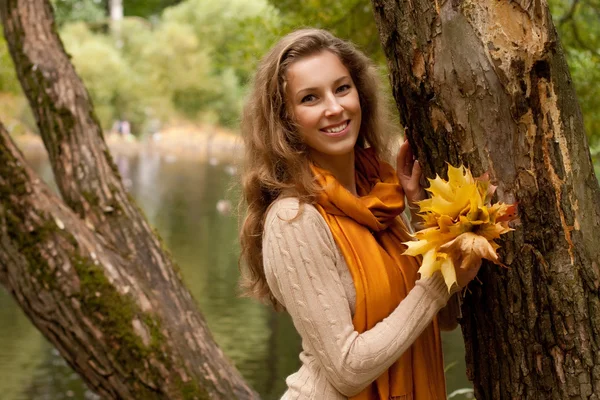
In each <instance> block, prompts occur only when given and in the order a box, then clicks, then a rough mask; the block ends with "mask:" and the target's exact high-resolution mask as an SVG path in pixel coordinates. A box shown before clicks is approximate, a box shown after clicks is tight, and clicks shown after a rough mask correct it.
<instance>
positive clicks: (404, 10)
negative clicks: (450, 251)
mask: <svg viewBox="0 0 600 400" xmlns="http://www.w3.org/2000/svg"><path fill="white" fill-rule="evenodd" d="M372 3H373V7H374V13H375V17H376V21H377V24H378V27H379V32H380V39H381V42H382V44H383V48H384V51H385V53H386V56H387V58H388V61H389V69H390V78H391V83H392V86H393V92H394V96H395V99H396V102H397V105H398V109H399V111H400V115H401V119H402V122H403V123H404V125H405V126H407V127H408V132H409V139H410V141H411V144H412V145H413V147H414V148H416V149H417V153H418V157H419V159H420V160H421V161H422V165H424V167H425V170H426V173H427V175H428V176H429V177H433V176H434V174H435V173H438V174H440V175H443V172H444V171H445V169H446V165H445V163H446V162H450V163H451V164H453V165H457V164H459V163H465V164H467V165H468V166H469V167H470V168H471V169H472V171H473V172H474V174H480V173H482V172H484V171H489V172H490V176H491V177H492V180H494V181H497V183H498V185H499V187H498V191H497V194H498V198H497V200H499V201H504V202H509V203H512V202H515V201H517V202H518V203H519V214H520V225H518V226H517V227H516V228H517V229H516V231H514V232H512V233H511V234H508V235H507V237H506V239H504V241H503V242H502V243H501V244H502V249H501V256H502V257H503V259H504V262H505V263H506V264H507V265H508V266H509V269H499V268H497V267H495V266H493V265H484V267H483V268H482V270H481V272H480V274H479V277H480V278H481V281H482V282H483V284H482V285H478V284H476V283H473V284H471V285H470V287H469V289H470V292H469V293H468V294H467V295H466V298H465V301H464V305H463V316H464V318H463V320H462V330H463V335H464V338H465V344H466V350H467V372H468V376H469V378H470V379H471V380H472V381H473V383H474V387H475V397H476V398H478V399H509V398H511V399H521V398H526V399H580V398H588V399H598V398H599V396H600V299H599V287H600V268H599V265H600V246H598V240H597V236H596V235H595V233H596V232H597V231H598V229H599V228H600V190H599V189H598V182H597V180H596V177H595V176H594V172H593V168H592V163H591V157H590V153H589V149H588V145H587V142H586V136H585V133H584V129H583V123H582V116H581V112H580V109H579V106H578V103H577V100H576V97H575V93H574V89H573V86H572V83H571V78H570V75H569V70H568V68H567V65H566V62H565V58H564V55H563V51H562V48H561V46H560V43H559V41H558V37H557V34H556V31H555V29H554V25H553V23H552V20H551V16H550V12H549V10H548V6H547V4H546V2H545V1H540V0H529V1H524V0H517V1H498V0H477V1H473V0H451V1H450V0H446V1H444V0H438V1H435V2H433V1H430V0H400V1H392V0H373V1H372Z"/></svg>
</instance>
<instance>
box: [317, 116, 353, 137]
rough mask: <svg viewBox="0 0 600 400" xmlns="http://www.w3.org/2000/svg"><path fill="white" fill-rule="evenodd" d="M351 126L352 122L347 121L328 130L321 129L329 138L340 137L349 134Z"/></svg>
mask: <svg viewBox="0 0 600 400" xmlns="http://www.w3.org/2000/svg"><path fill="white" fill-rule="evenodd" d="M349 126H350V120H346V121H344V122H342V123H340V124H337V125H330V126H328V127H327V128H322V129H320V131H321V132H323V133H325V134H326V135H327V136H329V137H340V136H343V135H345V134H346V133H347V132H348V127H349Z"/></svg>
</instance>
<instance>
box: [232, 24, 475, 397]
mask: <svg viewBox="0 0 600 400" xmlns="http://www.w3.org/2000/svg"><path fill="white" fill-rule="evenodd" d="M379 93H380V90H379V88H378V84H377V74H376V71H375V69H374V67H373V65H372V63H371V62H370V60H369V59H368V58H367V57H366V56H364V54H362V53H361V52H360V51H359V50H357V49H356V48H355V47H354V46H353V45H352V44H350V43H348V42H345V41H343V40H341V39H338V38H336V37H334V36H333V35H331V34H330V33H329V32H326V31H323V30H317V29H304V30H299V31H296V32H294V33H291V34H290V35H288V36H286V37H284V38H283V39H281V40H280V41H279V42H278V43H277V44H276V45H275V46H274V47H273V48H272V49H271V51H270V52H269V53H268V54H267V55H266V56H265V57H264V58H263V60H262V61H261V63H260V65H259V68H258V71H257V73H256V77H255V81H254V89H253V92H252V93H251V95H250V97H249V99H250V100H249V101H248V103H247V104H246V107H245V111H244V116H243V121H242V132H243V136H244V142H245V145H246V168H245V172H244V175H243V177H242V179H243V182H242V183H243V200H242V201H243V202H244V204H245V206H246V210H247V215H246V218H245V220H244V222H243V226H242V230H241V233H240V240H241V244H242V260H241V261H242V268H241V270H242V275H243V276H242V285H243V286H244V287H245V289H246V291H247V294H249V295H252V296H254V297H257V298H259V299H266V300H268V301H269V302H270V303H271V304H272V305H273V306H275V307H276V308H285V309H286V311H287V312H289V313H290V315H291V317H292V320H293V322H294V326H295V327H296V329H297V330H298V332H299V333H300V336H301V337H302V353H301V354H300V359H301V361H302V367H301V368H300V370H299V371H298V372H296V373H295V374H292V375H291V376H289V377H288V378H287V380H286V383H287V385H288V390H287V392H286V393H285V394H284V395H283V398H284V399H324V400H328V399H346V398H348V397H351V398H352V399H369V400H376V399H386V400H387V399H415V400H425V399H428V400H431V399H433V400H436V399H440V400H441V399H445V398H446V390H445V381H444V371H443V360H442V352H441V343H440V334H439V332H440V328H454V327H455V326H456V315H455V313H451V312H446V313H440V315H439V316H438V312H439V311H440V310H441V309H442V308H443V307H444V306H445V305H446V304H447V303H448V301H449V300H450V299H451V297H452V295H453V294H454V293H455V292H457V291H458V290H459V289H460V288H461V287H464V286H465V285H466V284H467V283H468V282H469V281H470V280H472V279H473V277H474V276H475V274H476V273H477V268H474V269H472V270H469V271H464V270H460V269H457V270H456V275H457V284H456V285H455V286H454V287H452V288H451V290H448V289H447V288H446V286H445V283H444V280H443V278H442V277H441V275H440V274H439V273H436V274H434V275H433V276H432V277H430V278H419V276H418V273H417V270H418V268H419V260H418V259H416V258H414V257H410V256H406V255H404V254H403V252H404V250H405V249H406V246H405V245H404V244H402V243H403V242H406V241H409V240H411V237H410V234H409V228H408V226H407V224H406V223H405V221H404V220H403V219H402V217H401V213H402V211H403V210H404V201H405V195H406V198H407V201H408V203H409V205H412V204H413V203H415V202H416V201H419V200H422V199H423V198H424V190H423V188H422V187H421V186H420V185H419V179H420V177H421V168H420V166H419V164H418V163H417V162H415V161H414V157H413V155H412V152H411V149H410V147H409V145H408V142H405V143H404V144H403V145H402V146H401V147H400V151H399V153H398V157H397V162H398V164H397V166H398V172H396V171H395V170H394V168H393V167H392V166H391V165H389V164H387V163H386V162H384V161H382V159H383V157H382V155H383V153H384V149H385V145H384V144H383V141H382V132H383V130H384V127H386V126H389V124H388V123H387V121H386V119H385V118H383V117H382V115H383V113H382V110H381V106H380V104H381V101H380V99H379ZM442 316H445V317H442Z"/></svg>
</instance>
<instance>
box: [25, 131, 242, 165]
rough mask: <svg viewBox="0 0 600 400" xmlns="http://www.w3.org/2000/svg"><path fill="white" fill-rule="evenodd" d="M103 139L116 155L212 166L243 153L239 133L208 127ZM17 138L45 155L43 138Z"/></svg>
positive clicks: (28, 148)
mask: <svg viewBox="0 0 600 400" xmlns="http://www.w3.org/2000/svg"><path fill="white" fill-rule="evenodd" d="M104 138H105V140H106V143H107V145H108V147H109V149H110V152H111V154H112V155H113V156H120V155H123V156H143V155H150V154H159V155H160V156H161V157H165V158H166V159H168V160H176V159H189V160H196V161H203V162H208V163H211V164H215V163H219V164H220V163H227V164H235V163H236V162H237V161H239V160H240V159H241V158H242V153H243V145H242V140H241V137H240V136H239V135H238V134H236V133H235V132H233V131H230V130H227V129H223V128H220V127H214V126H209V125H205V126H198V125H176V126H169V127H167V128H165V129H163V130H161V131H160V132H156V133H154V134H152V135H148V136H145V137H144V138H141V139H137V138H136V137H135V136H133V135H128V136H123V135H119V134H116V133H105V134H104ZM14 139H15V142H16V143H17V145H18V146H19V147H20V148H21V150H22V151H23V152H24V153H27V154H32V153H33V154H36V153H45V152H46V150H45V148H44V143H43V142H42V139H41V137H39V136H37V135H34V134H30V133H27V134H22V135H18V136H16V137H15V138H14Z"/></svg>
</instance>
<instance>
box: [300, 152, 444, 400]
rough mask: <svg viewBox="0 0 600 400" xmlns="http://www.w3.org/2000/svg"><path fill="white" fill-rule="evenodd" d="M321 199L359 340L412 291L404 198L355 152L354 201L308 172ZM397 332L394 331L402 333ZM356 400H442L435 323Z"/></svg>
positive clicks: (393, 179)
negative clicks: (351, 294) (348, 285)
mask: <svg viewBox="0 0 600 400" xmlns="http://www.w3.org/2000/svg"><path fill="white" fill-rule="evenodd" d="M311 168H312V171H313V174H314V175H315V177H316V179H317V182H318V183H319V184H320V186H321V187H322V189H323V191H322V192H321V193H320V195H319V198H318V204H316V208H317V210H319V212H320V213H321V215H322V216H323V218H325V221H326V222H327V225H329V228H330V229H331V232H332V234H333V237H334V239H335V241H336V243H337V245H338V246H339V248H340V250H341V252H342V255H343V256H344V259H345V260H346V263H347V264H348V269H349V270H350V273H351V275H352V279H353V281H354V287H355V289H356V307H355V313H354V317H353V320H352V322H353V324H354V329H355V330H356V331H357V332H359V333H362V332H365V331H367V330H369V329H371V328H373V327H374V326H375V325H376V324H377V323H378V322H380V321H381V320H383V319H384V318H386V317H387V316H388V315H389V314H390V313H391V312H392V311H393V310H394V309H395V308H396V306H398V304H399V303H400V302H401V301H402V299H404V298H405V297H406V295H407V294H408V292H409V291H410V290H411V289H412V288H413V287H414V285H415V281H416V280H417V270H418V268H419V264H418V262H417V260H416V259H415V258H413V257H410V256H404V255H402V252H403V251H404V250H405V249H406V246H404V245H403V244H402V242H406V241H409V240H411V238H410V236H409V234H408V232H407V228H406V226H405V225H404V223H403V222H402V221H401V219H400V218H399V217H398V216H399V214H400V213H401V212H402V211H403V209H404V191H403V190H402V187H401V186H400V184H399V181H398V178H397V176H396V172H395V170H394V168H393V167H392V166H391V165H389V164H388V163H385V162H382V161H380V160H379V159H378V158H377V157H376V155H375V153H374V152H373V151H372V150H371V149H366V150H365V149H360V148H357V149H356V150H355V169H356V188H357V192H358V197H356V196H354V195H352V193H350V192H349V191H348V190H346V189H345V188H344V187H343V186H342V185H341V184H340V183H339V182H338V181H337V180H336V179H335V178H334V177H333V175H331V173H329V172H328V171H326V170H324V169H321V168H319V167H317V166H315V165H311ZM400 328H401V327H398V329H400ZM352 399H356V400H388V399H401V400H443V399H446V387H445V380H444V371H443V359H442V350H441V342H440V334H439V329H438V327H437V320H436V319H434V322H433V323H432V324H430V325H429V326H428V327H427V328H426V329H425V331H424V332H423V333H422V334H421V335H420V336H419V337H418V339H417V340H416V341H415V342H414V343H413V344H412V346H411V347H410V348H409V349H408V350H407V351H406V352H405V353H404V354H403V355H402V356H401V357H400V359H398V360H397V361H396V362H395V363H394V364H393V365H392V366H391V367H390V368H389V369H388V370H387V371H386V372H384V373H383V374H382V375H381V376H380V377H378V378H377V379H376V380H375V382H373V383H372V384H371V385H369V386H368V387H367V388H365V389H364V390H363V391H362V392H361V393H359V394H358V395H356V396H354V397H352Z"/></svg>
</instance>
